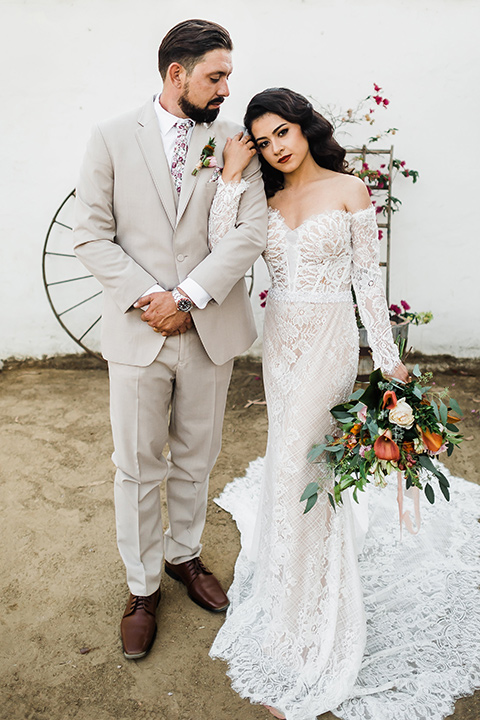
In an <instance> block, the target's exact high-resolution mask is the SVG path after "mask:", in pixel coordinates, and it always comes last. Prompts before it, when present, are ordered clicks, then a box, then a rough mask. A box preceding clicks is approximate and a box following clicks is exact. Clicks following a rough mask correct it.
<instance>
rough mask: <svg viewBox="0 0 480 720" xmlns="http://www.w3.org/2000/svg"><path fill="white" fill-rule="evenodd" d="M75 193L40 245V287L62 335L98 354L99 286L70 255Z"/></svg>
mask: <svg viewBox="0 0 480 720" xmlns="http://www.w3.org/2000/svg"><path fill="white" fill-rule="evenodd" d="M74 202H75V190H72V192H71V193H70V194H69V195H67V197H66V198H65V200H64V201H63V202H62V204H61V205H60V207H59V208H58V210H57V212H56V213H55V215H54V217H53V220H52V222H51V223H50V227H49V228H48V232H47V236H46V238H45V244H44V246H43V256H42V272H43V284H44V286H45V290H46V293H47V298H48V302H49V303H50V307H51V308H52V310H53V313H54V315H55V317H56V318H57V320H58V322H59V323H60V325H61V326H62V327H63V329H64V330H65V332H66V333H67V334H68V335H69V336H70V337H71V338H72V340H74V341H75V342H76V343H77V345H80V347H81V348H83V349H84V350H85V351H86V352H87V353H89V354H90V355H94V356H95V357H97V358H100V359H101V360H103V358H102V355H101V353H100V319H101V316H102V286H101V285H100V283H99V282H98V280H96V279H95V278H94V277H93V275H92V274H91V273H88V271H86V270H85V268H84V266H83V265H82V264H81V262H80V261H79V260H78V259H77V257H76V256H75V255H74V253H73V237H72V232H73V206H74ZM245 281H246V283H247V288H248V294H249V295H250V296H251V294H252V292H253V283H254V270H253V265H252V267H251V268H250V270H249V271H248V272H247V274H246V275H245Z"/></svg>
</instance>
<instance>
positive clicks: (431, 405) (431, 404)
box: [430, 400, 440, 422]
mask: <svg viewBox="0 0 480 720" xmlns="http://www.w3.org/2000/svg"><path fill="white" fill-rule="evenodd" d="M430 407H431V408H432V410H433V412H434V413H435V417H436V418H437V420H438V421H439V422H440V413H439V411H438V405H437V403H436V402H435V401H434V400H431V401H430Z"/></svg>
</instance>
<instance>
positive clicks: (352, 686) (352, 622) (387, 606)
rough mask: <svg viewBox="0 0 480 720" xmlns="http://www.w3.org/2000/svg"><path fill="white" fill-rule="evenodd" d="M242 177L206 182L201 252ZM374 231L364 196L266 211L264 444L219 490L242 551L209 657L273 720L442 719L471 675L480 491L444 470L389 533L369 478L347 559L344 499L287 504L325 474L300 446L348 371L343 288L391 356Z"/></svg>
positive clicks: (390, 516)
mask: <svg viewBox="0 0 480 720" xmlns="http://www.w3.org/2000/svg"><path fill="white" fill-rule="evenodd" d="M244 188H245V184H244V181H242V183H240V184H224V183H223V182H222V181H221V180H220V181H219V187H218V189H217V193H216V196H215V199H214V202H213V205H212V210H211V215H210V242H211V245H212V251H213V252H214V251H215V248H214V246H215V244H216V243H217V242H221V238H222V236H223V235H224V233H225V232H226V230H227V229H228V227H230V225H231V224H232V223H233V222H235V218H236V214H237V208H238V203H239V201H241V194H242V192H243V190H244ZM377 235H378V234H377V226H376V222H375V211H374V209H373V208H368V209H367V210H362V211H359V212H357V213H354V214H351V213H348V212H345V211H343V210H333V211H331V212H324V213H320V214H317V215H314V216H313V217H311V218H309V219H307V220H306V221H305V222H303V223H302V224H301V225H300V226H299V227H298V228H296V229H294V230H292V229H290V228H289V227H288V226H287V225H286V223H285V221H284V219H283V218H282V216H281V214H280V213H279V212H278V211H276V210H272V209H270V211H269V229H268V243H267V249H266V251H265V254H264V258H265V261H266V263H267V266H268V269H269V272H270V276H271V282H272V288H271V290H270V292H269V296H268V301H267V308H266V314H265V329H264V347H263V362H264V382H265V391H266V399H267V409H268V421H269V432H268V445H267V452H266V456H265V458H259V459H258V460H256V461H254V462H253V463H251V465H250V467H249V468H248V470H247V474H246V476H245V478H237V479H236V480H235V481H234V482H233V483H230V484H229V485H228V486H227V487H226V489H225V491H224V492H223V493H222V496H221V498H220V499H219V500H218V503H219V504H220V506H221V507H223V508H225V509H226V510H228V511H229V512H231V513H232V515H233V517H234V518H235V520H236V521H237V524H238V526H239V529H240V531H241V540H242V549H241V552H240V555H239V557H238V560H237V563H236V566H235V577H234V581H233V584H232V586H231V588H230V591H229V597H230V600H231V605H230V608H229V610H228V612H227V617H226V621H225V624H224V625H223V627H222V628H221V629H220V631H219V633H218V635H217V637H216V639H215V641H214V643H213V646H212V649H211V651H210V654H211V656H212V657H218V658H222V659H224V660H226V661H227V662H228V674H229V676H230V678H231V681H232V687H233V689H234V690H236V691H237V692H238V693H239V694H240V695H241V696H242V697H247V698H249V699H250V700H251V702H253V703H264V704H268V705H272V706H274V707H276V708H278V709H279V710H281V711H282V712H283V713H284V714H285V715H286V717H287V720H314V718H316V717H317V715H320V714H321V713H324V712H326V711H328V710H331V711H334V713H335V714H336V715H337V716H338V717H340V718H345V720H347V719H348V720H427V719H428V720H440V718H443V717H445V715H446V714H448V712H449V711H451V709H452V698H455V697H459V696H461V695H465V694H468V693H469V692H471V691H472V688H474V687H475V685H479V684H480V682H479V678H480V667H479V657H478V642H477V641H478V639H479V638H480V630H479V624H478V620H479V619H480V610H479V602H478V596H476V595H475V593H476V586H477V585H478V579H479V578H478V576H479V572H478V558H476V556H475V550H474V537H476V539H477V547H478V540H479V527H478V523H476V522H475V511H474V507H475V506H476V507H477V508H478V503H479V500H480V488H478V487H476V486H473V485H471V484H469V483H466V482H465V481H460V480H455V482H453V483H452V496H453V498H452V502H451V503H450V505H447V503H444V504H443V506H442V501H441V500H437V504H436V505H435V506H434V507H433V508H428V509H426V508H425V509H424V526H423V529H422V531H421V533H422V534H421V535H417V536H415V537H413V536H408V537H406V538H404V540H403V542H399V541H398V535H399V531H398V519H397V518H398V515H397V514H396V511H395V489H394V488H393V486H392V488H391V489H390V488H387V489H385V490H381V491H376V490H374V489H373V488H372V493H371V495H373V498H371V500H373V502H371V503H370V504H371V505H373V516H372V517H371V518H370V529H369V532H368V534H367V537H366V539H365V545H364V549H363V552H362V554H361V555H360V558H359V559H358V558H357V550H358V543H357V540H358V534H357V536H356V527H355V522H354V521H355V518H354V512H353V509H352V507H351V504H350V501H349V498H346V501H345V504H344V505H343V506H342V507H341V508H339V509H338V510H337V512H336V513H335V512H333V510H332V508H331V506H330V504H329V502H328V499H327V494H326V493H321V494H320V495H319V499H318V502H317V504H316V505H315V506H314V508H313V509H312V510H311V511H310V512H309V513H308V514H306V515H304V514H303V509H304V504H301V503H300V496H301V494H302V492H303V490H304V488H305V487H306V485H307V484H308V482H310V481H312V480H316V479H318V478H319V476H320V475H323V477H324V478H325V482H326V484H328V485H331V483H332V480H331V478H330V475H329V473H328V471H327V470H325V468H322V466H321V465H312V464H309V463H308V462H307V459H306V458H307V453H308V451H309V450H310V448H311V447H312V445H313V444H314V443H316V442H320V441H322V440H323V438H324V436H325V434H328V433H330V432H331V430H332V429H333V427H334V421H333V419H332V416H331V415H330V412H329V409H330V408H331V407H332V406H333V405H335V404H337V403H339V402H342V401H344V400H345V399H346V398H347V396H348V395H349V393H350V392H351V390H352V386H353V383H354V380H355V376H356V372H357V364H358V331H357V327H356V322H355V314H354V308H353V304H352V298H351V291H350V288H351V284H353V286H354V288H355V292H356V297H357V302H358V304H359V309H360V313H361V316H362V320H363V322H364V324H365V326H366V328H367V331H368V335H369V341H370V345H371V347H372V350H373V356H374V361H375V365H376V366H380V367H382V369H383V370H384V371H385V372H390V371H391V370H393V368H394V367H395V366H396V364H397V363H398V352H397V349H396V346H395V345H394V344H393V341H392V337H391V331H390V325H389V320H388V312H387V308H386V303H385V297H384V292H383V288H382V283H381V275H380V269H379V266H378V254H379V243H378V238H377ZM353 504H354V503H353V502H352V505H353ZM425 510H427V512H425ZM475 575H476V578H475ZM475 620H477V626H476V629H475Z"/></svg>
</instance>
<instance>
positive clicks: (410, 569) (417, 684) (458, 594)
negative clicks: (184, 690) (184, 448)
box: [211, 457, 480, 720]
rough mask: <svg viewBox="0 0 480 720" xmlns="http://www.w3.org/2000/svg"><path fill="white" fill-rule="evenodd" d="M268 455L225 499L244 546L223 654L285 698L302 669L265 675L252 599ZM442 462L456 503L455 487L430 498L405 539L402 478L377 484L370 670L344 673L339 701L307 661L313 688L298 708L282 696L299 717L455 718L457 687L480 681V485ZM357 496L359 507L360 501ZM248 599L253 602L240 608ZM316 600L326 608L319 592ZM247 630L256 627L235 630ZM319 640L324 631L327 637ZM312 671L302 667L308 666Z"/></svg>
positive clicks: (366, 663) (215, 651)
mask: <svg viewBox="0 0 480 720" xmlns="http://www.w3.org/2000/svg"><path fill="white" fill-rule="evenodd" d="M267 463H268V458H267V457H266V458H258V459H257V460H255V461H254V462H252V463H250V466H249V467H248V469H247V472H246V475H245V477H242V478H236V479H235V480H234V481H233V482H231V483H229V484H228V485H227V486H226V488H225V490H224V491H223V493H222V495H221V497H220V498H217V499H216V501H215V502H217V503H218V505H220V507H222V508H224V509H225V510H226V511H228V512H230V513H231V514H232V516H233V517H234V519H235V521H236V522H237V525H238V528H239V530H240V532H241V542H242V551H241V553H240V555H239V558H238V560H237V564H236V567H235V578H234V582H233V585H232V588H231V589H230V591H229V595H230V598H231V600H232V603H233V609H231V610H230V611H229V615H228V617H227V621H226V623H225V625H224V628H227V633H226V634H224V628H222V629H221V631H220V634H221V637H220V640H219V639H218V638H217V639H216V640H215V643H214V646H213V648H212V651H211V654H212V655H216V656H220V657H226V658H227V659H228V662H229V671H228V672H229V675H230V677H231V678H232V686H233V687H234V689H235V690H237V692H239V694H240V695H242V697H249V698H250V699H251V700H252V701H254V702H265V701H268V699H269V700H273V698H276V699H277V701H278V702H279V701H280V698H281V695H282V689H285V686H286V685H287V683H289V682H291V681H292V674H294V673H293V670H292V667H289V671H290V674H289V673H288V671H285V670H284V671H283V674H282V675H279V674H278V673H277V674H276V675H274V680H273V681H271V680H270V678H269V677H268V678H267V681H266V682H265V684H264V685H262V681H265V675H267V673H270V672H271V668H266V669H265V675H264V671H263V667H262V665H261V664H260V663H259V662H258V660H257V655H258V653H259V651H260V650H259V647H258V643H257V638H258V633H257V628H256V625H255V616H254V610H255V606H254V607H252V605H249V604H248V598H249V596H251V594H252V592H253V584H254V578H255V563H254V561H253V560H252V552H251V549H250V550H249V548H251V547H252V544H254V543H255V523H254V518H255V516H256V508H257V507H258V506H259V505H260V506H261V505H262V504H263V500H262V492H263V491H262V483H263V481H264V478H265V477H266V476H267V474H268V468H267ZM442 472H444V473H445V474H446V475H447V477H448V478H449V480H450V483H451V487H452V499H451V501H450V503H446V502H445V501H444V500H443V498H439V499H437V502H436V503H435V505H433V506H432V505H429V504H428V503H423V505H422V529H421V531H420V534H419V535H416V536H411V535H407V536H404V537H403V540H402V541H400V540H399V527H398V516H397V511H396V478H395V477H393V476H392V478H391V482H389V484H388V485H387V487H386V488H385V489H378V488H375V487H373V486H370V487H369V489H368V493H369V495H370V501H369V505H370V525H369V530H368V533H367V536H366V539H365V544H364V548H363V551H362V553H361V554H360V556H359V563H358V566H359V572H360V578H361V584H362V587H363V602H364V606H365V613H366V628H367V633H366V647H365V652H364V657H363V660H362V662H361V666H360V668H359V672H358V676H357V678H356V679H354V680H353V681H352V683H351V684H350V686H349V682H350V680H351V675H350V676H349V678H348V679H346V678H343V677H342V676H338V677H337V678H335V681H336V682H337V683H338V684H339V685H340V686H341V688H342V689H343V692H344V698H343V701H341V702H340V703H339V704H338V703H337V705H336V706H335V705H333V704H332V705H330V706H328V701H327V702H325V698H324V695H323V692H324V686H323V684H320V685H319V686H318V687H317V686H315V683H314V682H312V684H311V685H309V682H308V681H309V674H308V672H307V674H306V675H305V676H304V680H303V690H304V693H305V694H304V696H303V698H302V697H294V696H293V693H292V696H291V698H292V700H291V701H292V704H294V705H295V707H292V708H290V706H289V705H286V704H285V705H283V706H282V705H281V704H280V707H281V708H282V709H283V710H284V711H285V712H286V715H287V720H292V719H293V720H315V718H316V716H317V714H319V713H321V712H324V711H325V710H328V709H329V710H331V711H333V713H334V715H336V716H337V717H339V718H342V720H443V718H445V717H446V716H447V715H450V713H452V712H453V709H454V703H455V700H456V699H457V698H459V697H464V696H466V695H468V694H469V693H472V692H473V691H474V690H475V689H476V688H478V687H479V686H480V654H479V652H478V648H479V645H480V603H479V602H478V584H479V582H480V567H479V564H478V555H479V552H480V524H479V522H478V514H479V512H478V509H479V508H480V487H478V486H476V485H474V484H472V483H469V482H467V481H465V480H463V479H462V478H457V477H452V476H451V474H450V473H449V471H448V470H447V469H446V468H445V467H442ZM354 507H355V512H357V507H358V506H356V505H355V506H354ZM306 517H308V516H306ZM263 554H265V552H264V549H263V548H262V555H263ZM245 603H247V604H245ZM237 604H238V605H239V607H240V608H241V607H242V606H244V611H243V612H242V614H241V617H240V618H238V615H237V610H236V606H237ZM244 604H245V605H244ZM309 609H310V611H311V612H313V613H315V603H313V605H311V606H310V608H309ZM236 616H237V617H236ZM230 617H231V619H229V618H230ZM237 618H238V619H237ZM242 621H243V622H242ZM235 630H237V631H239V632H240V631H241V632H244V633H246V636H244V637H235ZM302 640H303V638H302ZM317 641H318V642H322V636H320V635H318V636H317ZM300 642H301V641H299V643H300ZM243 645H245V652H240V656H239V657H238V661H237V657H236V655H235V656H234V657H233V658H231V655H233V653H234V652H235V653H236V652H237V651H238V649H239V646H240V650H242V647H241V646H243ZM252 649H253V650H252ZM285 651H286V652H287V653H288V652H290V651H291V648H290V647H287V648H285ZM285 658H289V655H288V654H287V655H286V656H283V657H282V661H283V662H285ZM252 663H253V665H254V667H253V668H252ZM309 669H310V672H312V667H311V666H310V668H309ZM305 670H307V668H306V667H304V668H300V670H299V672H300V673H302V675H303V672H304V671H305ZM313 673H314V671H313ZM311 677H312V678H313V675H312V676H311ZM244 678H247V681H245V682H244ZM332 680H333V679H332ZM262 688H263V689H264V692H263V693H262ZM269 704H273V703H272V702H270V703H269ZM297 704H299V705H300V706H301V707H300V708H299V707H298V705H297Z"/></svg>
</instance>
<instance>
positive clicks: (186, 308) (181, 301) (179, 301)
mask: <svg viewBox="0 0 480 720" xmlns="http://www.w3.org/2000/svg"><path fill="white" fill-rule="evenodd" d="M172 297H173V299H174V300H175V305H176V306H177V310H181V311H182V312H190V310H191V309H192V308H193V307H194V304H193V302H192V301H191V300H190V298H187V297H185V295H182V293H181V292H179V290H178V288H173V290H172Z"/></svg>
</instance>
